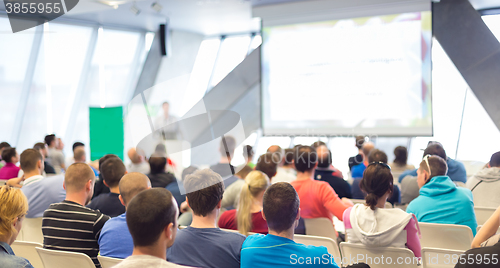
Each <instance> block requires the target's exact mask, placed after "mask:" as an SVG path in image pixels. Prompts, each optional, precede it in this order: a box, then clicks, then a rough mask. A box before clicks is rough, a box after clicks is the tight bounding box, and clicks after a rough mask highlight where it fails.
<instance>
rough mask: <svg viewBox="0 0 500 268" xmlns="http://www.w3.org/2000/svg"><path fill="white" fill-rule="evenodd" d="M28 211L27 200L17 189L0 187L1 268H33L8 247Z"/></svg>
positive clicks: (14, 238)
mask: <svg viewBox="0 0 500 268" xmlns="http://www.w3.org/2000/svg"><path fill="white" fill-rule="evenodd" d="M27 211H28V200H26V197H25V196H24V195H23V194H22V193H21V191H20V190H19V189H14V188H11V187H9V186H7V185H4V186H1V187H0V263H1V266H2V268H19V267H23V268H33V266H32V265H31V263H30V262H29V261H28V260H27V259H25V258H21V257H17V256H16V255H15V254H14V251H13V250H12V248H11V247H10V246H11V245H12V243H14V241H15V240H16V238H17V235H18V234H19V232H20V231H21V227H22V225H23V220H24V216H26V213H27Z"/></svg>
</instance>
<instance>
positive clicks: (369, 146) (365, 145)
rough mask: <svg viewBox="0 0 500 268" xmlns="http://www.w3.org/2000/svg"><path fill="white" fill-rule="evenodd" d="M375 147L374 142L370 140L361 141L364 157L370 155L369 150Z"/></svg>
mask: <svg viewBox="0 0 500 268" xmlns="http://www.w3.org/2000/svg"><path fill="white" fill-rule="evenodd" d="M373 148H375V144H374V143H373V142H371V141H368V142H365V143H363V154H364V155H365V157H368V155H370V152H371V151H372V150H373Z"/></svg>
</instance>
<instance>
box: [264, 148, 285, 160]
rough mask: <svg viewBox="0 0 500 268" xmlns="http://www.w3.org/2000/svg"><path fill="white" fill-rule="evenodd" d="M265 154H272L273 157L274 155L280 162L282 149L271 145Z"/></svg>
mask: <svg viewBox="0 0 500 268" xmlns="http://www.w3.org/2000/svg"><path fill="white" fill-rule="evenodd" d="M267 153H272V154H273V155H276V157H277V158H278V159H279V161H280V162H281V160H282V159H283V149H281V147H280V146H278V145H271V146H269V148H267Z"/></svg>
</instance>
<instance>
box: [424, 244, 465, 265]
mask: <svg viewBox="0 0 500 268" xmlns="http://www.w3.org/2000/svg"><path fill="white" fill-rule="evenodd" d="M462 253H464V251H462V250H452V249H441V248H422V266H423V268H454V267H455V265H456V264H457V262H459V260H460V255H461V254H462Z"/></svg>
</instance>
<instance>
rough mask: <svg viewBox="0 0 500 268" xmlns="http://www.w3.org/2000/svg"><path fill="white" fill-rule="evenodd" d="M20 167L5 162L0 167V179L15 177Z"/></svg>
mask: <svg viewBox="0 0 500 268" xmlns="http://www.w3.org/2000/svg"><path fill="white" fill-rule="evenodd" d="M19 170H20V168H19V167H17V166H16V165H14V164H13V163H7V164H5V166H3V167H2V168H1V169H0V180H9V179H12V178H17V175H18V174H19Z"/></svg>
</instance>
